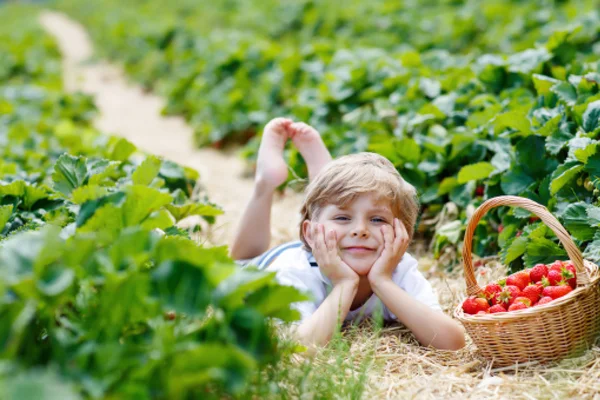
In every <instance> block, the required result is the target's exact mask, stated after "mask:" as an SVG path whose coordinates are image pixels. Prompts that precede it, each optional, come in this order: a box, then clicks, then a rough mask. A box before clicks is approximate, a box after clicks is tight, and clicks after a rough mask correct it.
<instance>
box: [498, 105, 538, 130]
mask: <svg viewBox="0 0 600 400" xmlns="http://www.w3.org/2000/svg"><path fill="white" fill-rule="evenodd" d="M493 122H494V126H495V132H496V133H499V132H502V131H503V130H504V129H506V128H512V129H515V130H517V131H519V132H521V133H525V134H529V133H530V132H531V123H530V122H529V119H528V118H527V113H526V112H524V111H520V110H513V111H508V112H505V113H502V114H500V115H498V116H496V118H494V120H493Z"/></svg>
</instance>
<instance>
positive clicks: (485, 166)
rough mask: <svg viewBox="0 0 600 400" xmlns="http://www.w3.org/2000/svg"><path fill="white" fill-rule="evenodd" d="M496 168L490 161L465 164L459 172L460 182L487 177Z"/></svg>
mask: <svg viewBox="0 0 600 400" xmlns="http://www.w3.org/2000/svg"><path fill="white" fill-rule="evenodd" d="M494 170H495V168H494V166H493V165H492V164H490V163H488V162H479V163H476V164H471V165H465V166H464V167H462V168H461V169H460V171H459V172H458V183H461V184H462V183H466V182H468V181H473V180H481V179H484V178H487V177H489V176H490V174H491V173H492V172H493V171H494Z"/></svg>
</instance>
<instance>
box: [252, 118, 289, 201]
mask: <svg viewBox="0 0 600 400" xmlns="http://www.w3.org/2000/svg"><path fill="white" fill-rule="evenodd" d="M292 123H293V121H292V120H291V119H287V118H275V119H272V120H271V121H269V123H268V124H267V125H266V126H265V129H264V131H263V135H262V139H261V140H260V147H259V149H258V159H257V161H256V182H257V183H260V184H263V185H265V186H266V187H268V188H269V189H273V190H274V189H275V188H277V186H279V185H281V184H282V183H284V182H285V180H286V179H287V176H288V168H287V164H286V163H285V160H284V159H283V148H284V147H285V142H286V141H287V140H288V138H289V133H288V131H289V126H290V125H291V124H292Z"/></svg>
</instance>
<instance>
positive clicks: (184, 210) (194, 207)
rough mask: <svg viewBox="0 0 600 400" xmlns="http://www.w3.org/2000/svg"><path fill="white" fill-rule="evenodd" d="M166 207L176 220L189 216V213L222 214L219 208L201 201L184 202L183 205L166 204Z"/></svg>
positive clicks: (201, 214) (202, 214)
mask: <svg viewBox="0 0 600 400" xmlns="http://www.w3.org/2000/svg"><path fill="white" fill-rule="evenodd" d="M166 209H167V210H169V212H170V213H171V215H173V217H174V218H175V220H176V221H180V220H182V219H183V218H186V217H189V216H190V215H200V216H217V215H221V214H223V210H219V209H218V208H216V207H215V206H213V205H211V204H201V203H192V204H186V205H183V206H174V205H172V204H167V205H166Z"/></svg>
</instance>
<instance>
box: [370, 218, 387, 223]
mask: <svg viewBox="0 0 600 400" xmlns="http://www.w3.org/2000/svg"><path fill="white" fill-rule="evenodd" d="M373 221H375V222H383V223H385V222H386V220H385V219H383V218H373Z"/></svg>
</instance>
